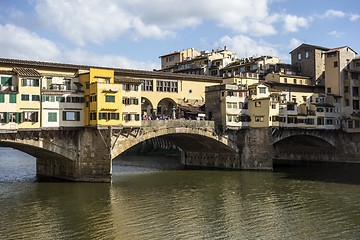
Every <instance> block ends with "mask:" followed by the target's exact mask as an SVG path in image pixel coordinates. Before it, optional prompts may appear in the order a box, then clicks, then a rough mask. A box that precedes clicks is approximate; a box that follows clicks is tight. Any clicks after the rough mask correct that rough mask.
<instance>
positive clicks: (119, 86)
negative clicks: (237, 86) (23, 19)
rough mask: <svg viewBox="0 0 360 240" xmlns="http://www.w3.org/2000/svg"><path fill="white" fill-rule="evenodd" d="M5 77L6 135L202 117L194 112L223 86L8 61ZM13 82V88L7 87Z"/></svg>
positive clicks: (195, 78)
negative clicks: (209, 93)
mask: <svg viewBox="0 0 360 240" xmlns="http://www.w3.org/2000/svg"><path fill="white" fill-rule="evenodd" d="M13 69H14V71H13ZM15 69H17V72H16V71H15ZM0 73H1V74H4V75H1V76H2V85H1V89H0V105H1V106H2V105H4V106H5V105H6V108H2V109H1V111H0V119H2V120H1V121H2V122H4V123H2V125H1V126H0V127H1V128H2V129H7V128H17V127H18V125H19V127H21V128H39V127H43V128H50V129H54V128H59V127H60V128H61V127H63V128H64V127H65V128H74V127H76V128H77V127H83V126H104V125H112V126H113V125H117V126H126V127H132V126H135V127H137V126H140V125H141V119H142V117H145V116H146V117H150V116H151V118H154V119H155V118H156V117H167V118H171V117H176V118H179V117H183V116H186V114H187V112H189V111H191V113H192V114H196V111H195V112H194V111H193V110H194V108H193V107H195V109H200V107H201V106H203V105H204V103H205V87H206V86H213V85H217V84H220V83H222V80H221V79H220V78H217V77H211V76H204V75H202V76H201V75H190V74H174V73H168V72H158V71H142V70H130V69H119V68H105V67H92V66H85V65H72V64H63V63H51V62H37V61H27V60H16V59H6V58H0ZM10 78H11V81H12V83H11V86H5V85H6V84H7V85H9V84H8V79H10ZM3 85H4V86H3ZM17 87H18V89H17ZM17 90H19V92H17ZM2 94H3V95H2ZM2 101H4V103H5V104H3V103H2ZM6 103H7V104H6ZM10 103H11V104H10ZM190 108H191V110H189V111H188V109H190ZM23 112H25V113H23ZM10 113H11V114H10ZM18 119H19V120H18ZM5 122H7V123H6V124H5ZM17 122H18V123H17ZM10 123H11V124H10ZM10 125H11V127H10Z"/></svg>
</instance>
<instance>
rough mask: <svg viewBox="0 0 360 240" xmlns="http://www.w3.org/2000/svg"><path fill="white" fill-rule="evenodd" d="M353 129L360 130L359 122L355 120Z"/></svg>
mask: <svg viewBox="0 0 360 240" xmlns="http://www.w3.org/2000/svg"><path fill="white" fill-rule="evenodd" d="M355 128H360V121H359V120H355Z"/></svg>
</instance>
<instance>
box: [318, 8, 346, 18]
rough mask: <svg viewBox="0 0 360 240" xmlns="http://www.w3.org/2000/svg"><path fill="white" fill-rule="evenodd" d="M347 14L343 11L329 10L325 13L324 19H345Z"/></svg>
mask: <svg viewBox="0 0 360 240" xmlns="http://www.w3.org/2000/svg"><path fill="white" fill-rule="evenodd" d="M345 15H346V14H345V13H344V12H342V11H338V10H334V9H329V10H327V11H326V12H325V14H324V15H322V17H323V18H328V17H330V18H331V17H340V18H342V17H345Z"/></svg>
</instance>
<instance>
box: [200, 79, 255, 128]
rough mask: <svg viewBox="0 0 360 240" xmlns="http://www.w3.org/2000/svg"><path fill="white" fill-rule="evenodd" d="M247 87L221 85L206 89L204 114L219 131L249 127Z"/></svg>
mask: <svg viewBox="0 0 360 240" xmlns="http://www.w3.org/2000/svg"><path fill="white" fill-rule="evenodd" d="M247 97H248V89H247V85H231V84H222V85H217V86H211V87H206V90H205V99H206V100H205V102H206V105H205V112H206V116H207V118H208V119H209V120H214V121H215V123H216V125H217V128H218V129H219V130H221V131H224V130H226V129H239V128H243V127H248V126H249V120H250V119H249V110H248V102H247V99H248V98H247Z"/></svg>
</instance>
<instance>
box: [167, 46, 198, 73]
mask: <svg viewBox="0 0 360 240" xmlns="http://www.w3.org/2000/svg"><path fill="white" fill-rule="evenodd" d="M199 55H200V52H199V51H197V50H195V49H194V48H189V49H185V50H182V51H177V52H173V53H169V54H165V55H162V56H160V58H161V69H162V70H167V71H171V72H172V71H173V69H172V67H173V66H174V65H175V64H177V63H180V62H182V61H185V60H188V59H190V58H193V57H196V56H199Z"/></svg>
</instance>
